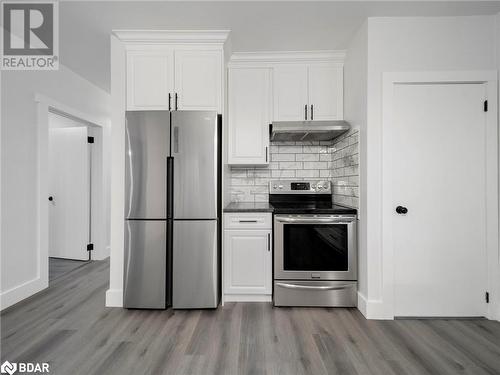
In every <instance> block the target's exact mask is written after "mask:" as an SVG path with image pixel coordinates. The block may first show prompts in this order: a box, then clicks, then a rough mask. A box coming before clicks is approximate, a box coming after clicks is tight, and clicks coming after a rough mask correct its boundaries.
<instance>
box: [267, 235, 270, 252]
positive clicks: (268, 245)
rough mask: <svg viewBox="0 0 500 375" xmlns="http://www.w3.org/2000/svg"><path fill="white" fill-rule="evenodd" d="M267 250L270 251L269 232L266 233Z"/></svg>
mask: <svg viewBox="0 0 500 375" xmlns="http://www.w3.org/2000/svg"><path fill="white" fill-rule="evenodd" d="M267 251H271V233H268V234H267Z"/></svg>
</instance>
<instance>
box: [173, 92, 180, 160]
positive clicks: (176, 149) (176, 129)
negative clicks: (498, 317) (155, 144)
mask: <svg viewBox="0 0 500 375" xmlns="http://www.w3.org/2000/svg"><path fill="white" fill-rule="evenodd" d="M176 95H177V94H176ZM174 152H175V153H178V152H179V127H178V126H175V127H174Z"/></svg>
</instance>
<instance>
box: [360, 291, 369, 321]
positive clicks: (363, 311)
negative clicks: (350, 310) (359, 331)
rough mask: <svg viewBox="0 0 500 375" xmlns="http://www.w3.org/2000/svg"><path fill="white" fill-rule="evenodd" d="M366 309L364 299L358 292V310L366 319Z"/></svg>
mask: <svg viewBox="0 0 500 375" xmlns="http://www.w3.org/2000/svg"><path fill="white" fill-rule="evenodd" d="M367 309H368V307H367V301H366V297H365V296H364V295H363V294H361V292H358V310H359V311H360V312H361V314H363V316H364V317H365V318H367Z"/></svg>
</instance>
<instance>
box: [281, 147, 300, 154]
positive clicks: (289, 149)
mask: <svg viewBox="0 0 500 375" xmlns="http://www.w3.org/2000/svg"><path fill="white" fill-rule="evenodd" d="M278 152H279V153H280V154H298V153H299V152H302V146H279V148H278Z"/></svg>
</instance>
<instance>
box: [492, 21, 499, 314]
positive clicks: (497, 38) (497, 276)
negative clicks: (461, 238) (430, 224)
mask: <svg viewBox="0 0 500 375" xmlns="http://www.w3.org/2000/svg"><path fill="white" fill-rule="evenodd" d="M496 51H497V72H499V74H500V13H498V14H497V16H496ZM499 78H500V77H499ZM498 88H499V93H500V80H499V85H498ZM498 108H499V111H500V94H499V95H498ZM498 124H499V128H500V112H499V116H498ZM499 158H500V155H499ZM499 166H500V159H499ZM498 262H499V264H498V267H497V275H496V280H497V285H499V286H500V256H499V257H498ZM493 299H494V301H495V302H496V317H497V318H496V319H497V320H499V321H500V287H498V289H497V295H496V298H495V297H493Z"/></svg>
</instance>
